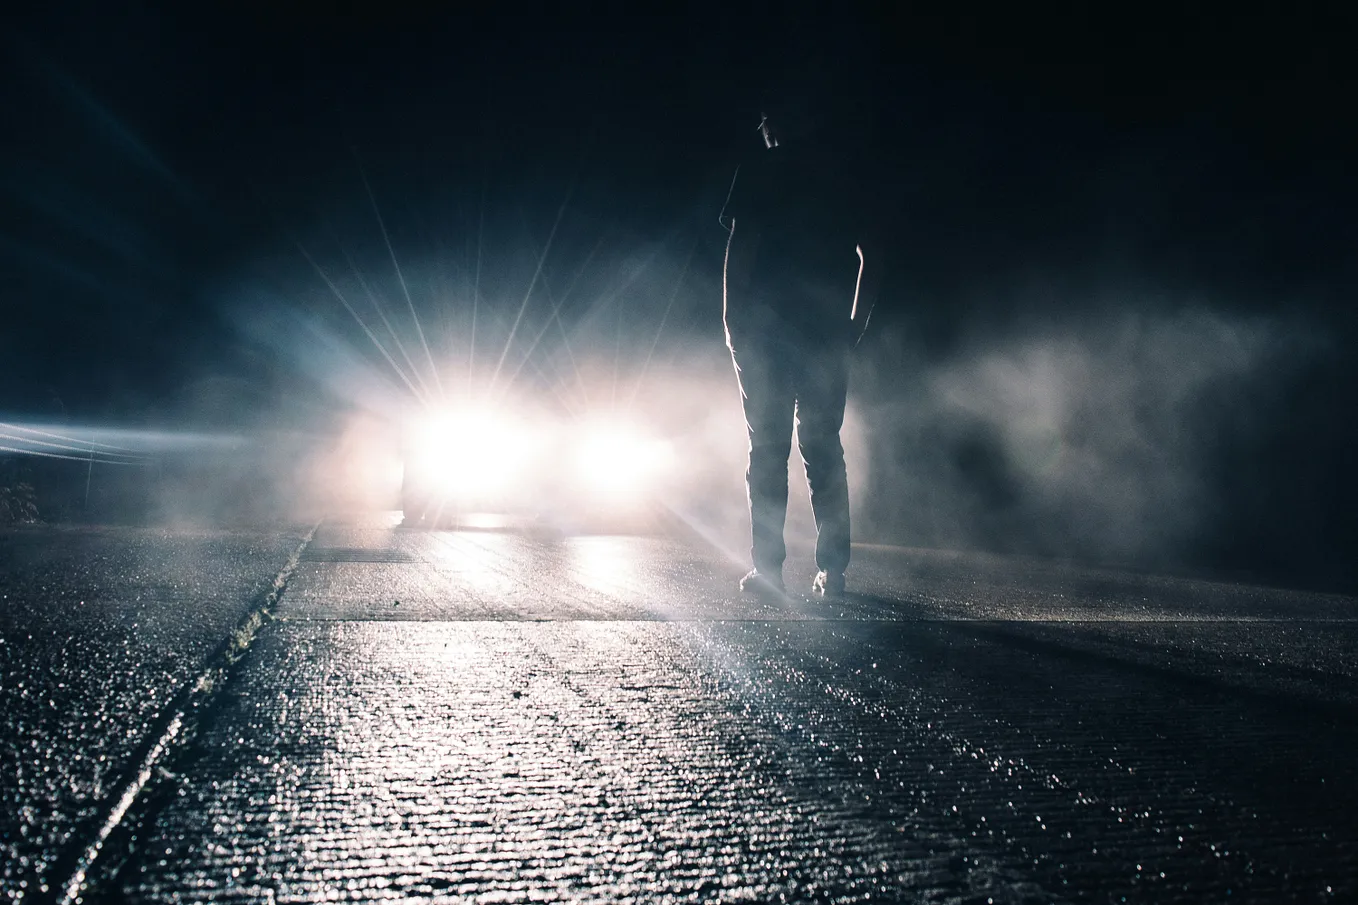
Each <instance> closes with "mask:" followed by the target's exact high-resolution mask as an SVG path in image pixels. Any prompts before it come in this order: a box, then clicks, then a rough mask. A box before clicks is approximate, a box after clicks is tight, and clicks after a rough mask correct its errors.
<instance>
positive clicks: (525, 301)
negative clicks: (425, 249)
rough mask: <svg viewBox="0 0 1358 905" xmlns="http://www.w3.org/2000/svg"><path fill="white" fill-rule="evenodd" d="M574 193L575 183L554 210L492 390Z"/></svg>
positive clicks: (493, 375)
mask: <svg viewBox="0 0 1358 905" xmlns="http://www.w3.org/2000/svg"><path fill="white" fill-rule="evenodd" d="M574 193H575V183H574V181H572V182H571V186H570V188H569V189H567V190H566V197H565V198H564V199H563V200H562V202H561V206H560V207H559V208H557V210H556V221H555V222H553V223H552V231H551V232H550V233H549V234H548V235H547V244H546V245H545V246H544V247H543V249H542V254H540V255H539V256H538V266H537V269H536V270H534V271H533V279H532V280H531V281H529V283H528V289H527V291H526V292H524V294H523V302H522V303H521V304H520V305H519V313H518V314H517V315H515V317H514V326H513V327H511V328H510V330H509V336H508V337H507V338H506V339H505V348H504V351H503V352H501V353H500V360H499V362H497V363H496V365H495V373H494V374H492V375H491V378H490V389H491V391H494V389H495V384H496V383H497V382H498V381H499V379H500V370H501V369H502V368H503V367H504V364H505V358H506V357H508V355H509V349H510V347H511V346H513V344H514V336H515V334H517V333H518V331H519V324H520V322H521V321H522V320H523V312H524V311H525V310H526V309H527V308H528V299H529V298H530V297H531V296H532V295H533V290H534V289H535V288H536V287H537V284H538V278H539V277H541V276H542V268H543V266H544V265H545V264H546V263H547V255H548V254H550V253H551V251H552V243H553V242H555V241H556V231H557V228H558V227H560V226H561V218H562V217H564V216H565V215H566V207H567V206H568V205H569V204H570V201H571V195H573V194H574Z"/></svg>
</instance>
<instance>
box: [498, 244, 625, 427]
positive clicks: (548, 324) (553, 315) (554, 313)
mask: <svg viewBox="0 0 1358 905" xmlns="http://www.w3.org/2000/svg"><path fill="white" fill-rule="evenodd" d="M602 244H603V237H602V236H601V237H600V238H599V241H598V242H597V243H595V246H594V248H593V249H592V250H591V251H590V253H589V256H588V257H587V258H586V259H585V263H584V264H582V265H581V266H580V268H579V269H578V270H576V272H575V276H574V277H573V278H572V279H571V283H570V286H568V287H567V289H566V292H565V294H564V295H562V296H561V297H560V298H559V299H557V300H556V301H555V302H554V303H553V304H552V310H551V312H550V313H549V314H548V315H547V320H545V321H544V322H543V324H542V329H540V330H539V331H538V333H537V336H534V337H533V341H532V342H531V343H530V344H529V346H528V351H527V352H525V353H524V355H523V358H522V359H520V361H519V366H518V367H517V368H515V369H514V373H513V374H511V375H510V377H509V383H510V385H511V386H512V385H513V383H514V381H515V380H517V379H518V376H519V374H520V373H521V372H522V371H523V369H524V366H525V365H527V364H528V363H529V361H530V360H531V359H532V358H533V353H534V352H535V351H537V348H538V345H539V344H540V343H541V342H542V337H543V336H544V335H545V334H546V333H547V331H548V330H550V329H551V328H552V324H553V323H556V324H558V325H560V324H561V308H562V306H564V305H565V304H566V301H567V300H568V299H569V298H570V294H571V291H572V290H573V289H574V288H575V284H576V283H578V282H579V281H580V274H581V273H583V272H584V269H585V267H587V266H588V265H589V262H590V259H592V258H593V257H594V255H595V253H596V252H597V251H598V250H599V246H600V245H602ZM542 285H543V291H544V292H546V293H547V298H548V300H549V301H550V300H551V299H552V289H551V284H550V283H549V282H548V280H547V277H546V276H544V277H543V278H542ZM561 337H562V339H563V341H564V340H565V338H566V328H565V326H564V325H561ZM565 347H566V355H567V357H568V358H569V359H570V363H571V367H572V368H573V369H574V370H575V381H576V385H577V386H578V387H579V388H580V390H581V393H582V394H583V402H584V403H585V404H586V405H588V403H589V393H588V391H586V390H585V381H584V377H583V376H582V375H581V374H580V368H579V367H578V366H577V365H576V363H575V356H574V355H573V354H571V351H570V345H569V343H565ZM539 373H541V371H540V370H539Z"/></svg>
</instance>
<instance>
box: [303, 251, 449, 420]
mask: <svg viewBox="0 0 1358 905" xmlns="http://www.w3.org/2000/svg"><path fill="white" fill-rule="evenodd" d="M297 250H298V251H300V252H301V253H302V257H304V258H306V260H307V263H308V264H310V265H311V267H312V269H313V270H315V271H316V275H317V276H319V277H320V278H321V280H322V281H324V283H325V285H327V286H329V287H330V291H331V292H333V293H334V294H335V298H337V299H339V301H340V304H341V305H343V306H344V310H345V311H348V312H349V314H350V315H352V316H353V319H354V320H355V321H357V322H358V325H359V326H360V327H362V328H363V332H364V333H366V334H367V335H368V339H370V340H372V344H373V345H374V346H376V347H377V350H378V351H379V352H381V353H382V357H383V358H385V359H386V360H387V364H389V365H391V369H392V370H393V371H395V372H396V373H397V374H398V375H399V376H400V378H401V380H403V381H405V385H406V386H407V387H409V388H410V392H412V393H414V394H415V398H416V399H419V400H420V401H421V402H425V401H427V400H426V398H425V395H426V394H425V393H422V392H421V390H420V387H417V386H415V384H414V382H413V381H411V379H410V376H409V375H408V374H406V372H405V371H403V370H402V369H401V366H400V365H398V364H397V363H396V359H394V358H392V357H391V353H390V352H388V351H387V347H386V346H384V345H382V341H381V340H379V339H378V338H377V334H375V333H373V331H372V328H370V327H369V326H368V324H367V323H366V322H365V321H364V320H363V318H362V317H360V316H359V314H358V312H357V311H355V310H354V306H353V305H351V304H349V300H348V299H347V298H345V297H344V293H342V292H340V290H339V287H338V286H336V285H335V281H334V280H332V279H330V275H329V274H327V273H326V272H325V270H324V269H323V268H322V267H321V265H320V264H318V263H317V262H316V259H315V258H313V257H312V256H311V253H310V252H308V251H307V250H306V246H304V245H303V244H302V243H301V242H298V243H297ZM415 377H416V378H417V379H418V378H419V377H420V375H419V373H418V372H417V373H416V374H415ZM421 383H423V380H421Z"/></svg>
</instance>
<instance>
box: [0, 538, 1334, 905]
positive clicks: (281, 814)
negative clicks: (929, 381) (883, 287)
mask: <svg viewBox="0 0 1358 905" xmlns="http://www.w3.org/2000/svg"><path fill="white" fill-rule="evenodd" d="M91 551H100V552H99V555H98V556H95V555H93V553H92V552H91ZM176 551H178V552H176ZM854 555H855V564H854V566H853V568H852V571H851V573H850V583H851V589H852V590H853V591H854V592H855V593H853V594H852V595H851V596H850V598H849V599H847V600H845V601H844V602H842V603H835V604H831V603H825V602H822V601H818V600H812V599H810V598H809V597H802V596H800V595H796V596H794V597H793V598H791V599H788V600H784V601H761V600H757V599H750V598H742V597H740V596H739V595H738V594H737V593H735V592H733V590H732V589H733V587H734V582H735V579H736V578H737V577H738V576H739V574H740V571H741V570H740V568H739V565H738V563H737V562H735V561H733V560H732V559H731V558H729V557H727V556H726V555H724V554H722V553H720V552H718V551H715V550H713V549H712V548H710V547H708V546H705V545H703V544H701V543H697V542H694V541H692V540H686V539H680V538H667V537H630V538H618V537H576V538H534V537H527V536H522V535H515V534H494V533H471V532H467V533H452V532H410V531H402V530H398V529H396V528H394V527H393V526H392V525H391V524H390V522H389V520H387V521H384V520H381V519H376V520H371V521H369V522H367V523H366V524H359V523H354V524H338V523H329V524H326V525H323V526H321V528H320V529H319V530H318V531H317V532H316V533H315V535H314V537H310V538H308V537H307V536H306V533H305V532H302V531H279V532H273V533H267V534H257V535H243V534H201V535H192V536H186V535H155V534H152V533H148V532H141V533H138V532H85V533H80V532H65V533H63V532H51V531H39V530H31V531H29V532H27V533H20V534H18V535H4V536H0V557H2V558H0V563H3V565H4V570H3V572H4V574H3V576H0V582H3V584H0V594H4V595H6V596H5V599H4V601H3V603H4V604H5V611H4V616H3V620H4V621H3V623H0V624H2V625H3V631H4V636H3V641H4V644H3V645H2V646H0V651H3V653H2V654H0V657H2V658H3V659H0V666H2V667H3V671H2V672H0V682H3V685H2V686H0V695H3V700H4V703H5V710H4V720H5V724H6V725H5V728H6V729H7V730H8V731H7V733H6V740H7V742H6V745H5V746H4V748H3V756H4V758H5V763H4V764H3V766H4V768H5V769H4V770H3V772H2V773H0V791H3V793H4V800H5V801H6V802H7V803H12V806H9V807H7V812H6V816H4V817H3V818H0V820H3V821H4V822H3V823H0V829H3V831H4V839H5V846H6V847H5V850H4V851H5V857H6V863H7V867H6V872H5V873H4V875H3V877H0V882H2V883H3V884H4V887H3V892H4V893H6V894H8V895H9V896H10V897H11V898H19V897H20V896H21V895H22V897H23V898H24V899H25V900H34V901H48V900H60V899H62V898H83V899H84V900H85V901H96V900H120V901H138V902H140V901H169V900H174V901H222V900H232V901H263V902H271V901H289V902H303V901H307V902H311V901H332V900H343V901H377V900H390V899H403V898H414V897H418V898H432V899H434V900H442V901H456V902H537V901H599V902H605V901H635V902H652V901H660V902H665V901H671V902H686V901H759V902H764V901H784V900H785V901H808V902H859V901H863V902H868V901H887V902H892V901H909V902H958V903H985V902H994V903H1011V902H1060V901H1077V902H1079V901H1084V902H1123V901H1127V902H1194V903H1196V902H1214V901H1220V902H1226V901H1229V902H1270V903H1272V902H1291V901H1296V902H1325V901H1334V902H1346V901H1355V900H1358V808H1355V804H1358V766H1356V765H1355V762H1354V758H1353V752H1354V750H1355V743H1356V742H1358V719H1355V716H1358V681H1355V667H1356V666H1358V643H1355V642H1358V601H1355V600H1354V599H1352V598H1345V597H1336V596H1325V595H1315V594H1304V593H1297V592H1289V591H1282V590H1270V589H1261V588H1254V587H1247V586H1242V585H1238V584H1229V583H1213V582H1205V581H1195V580H1189V579H1182V578H1168V577H1162V576H1152V575H1136V574H1129V573H1124V572H1117V571H1113V570H1099V569H1088V568H1079V567H1075V566H1071V565H1063V564H1059V563H1045V562H1038V561H1032V560H1020V559H1014V558H1003V557H984V556H977V555H969V554H968V555H964V554H946V553H939V552H928V551H917V550H898V549H887V548H856V549H855V553H854ZM101 557H102V558H101ZM810 572H811V567H810V564H809V562H808V561H807V559H806V557H805V553H804V552H801V553H798V554H797V555H795V556H794V559H793V561H792V562H791V563H790V564H789V568H788V571H787V576H788V579H789V584H790V585H793V584H795V583H796V582H795V579H796V578H803V577H804V579H805V581H806V583H809V575H810ZM91 588H97V589H99V591H100V593H99V594H98V595H96V594H95V593H94V592H93V591H89V592H86V589H91ZM152 588H161V589H162V590H160V591H157V592H155V593H154V594H153V593H151V591H150V589H152ZM165 588H169V589H171V590H164V589H165ZM138 595H140V598H141V599H137V598H138ZM91 599H98V600H99V601H100V604H99V606H98V608H97V609H96V610H94V611H91V610H90V606H91V604H90V600H91ZM79 600H84V601H85V602H84V604H79V603H78V602H77V601H79ZM52 664H59V668H54V667H53V666H52ZM44 700H46V701H47V702H48V703H44ZM96 752H98V753H97V754H96ZM98 757H102V758H103V759H102V760H96V762H97V763H98V764H100V765H101V766H100V767H98V768H96V767H94V766H93V765H92V764H91V763H90V761H91V760H94V759H96V758H98ZM16 776H18V781H17V782H16V780H15V777H16ZM91 777H93V778H91ZM16 815H19V816H17V817H16ZM44 887H45V888H44Z"/></svg>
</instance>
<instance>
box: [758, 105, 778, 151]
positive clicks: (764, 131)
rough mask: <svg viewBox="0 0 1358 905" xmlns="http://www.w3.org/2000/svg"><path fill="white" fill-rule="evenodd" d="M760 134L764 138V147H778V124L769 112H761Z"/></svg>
mask: <svg viewBox="0 0 1358 905" xmlns="http://www.w3.org/2000/svg"><path fill="white" fill-rule="evenodd" d="M759 134H760V135H761V136H763V138H764V147H766V148H769V149H773V148H776V147H778V145H779V141H778V138H779V134H780V133H779V130H778V126H777V124H775V123H774V121H773V120H772V119H771V118H770V117H769V114H768V113H767V112H763V113H760V114H759Z"/></svg>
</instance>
